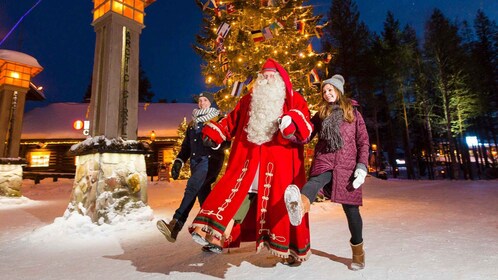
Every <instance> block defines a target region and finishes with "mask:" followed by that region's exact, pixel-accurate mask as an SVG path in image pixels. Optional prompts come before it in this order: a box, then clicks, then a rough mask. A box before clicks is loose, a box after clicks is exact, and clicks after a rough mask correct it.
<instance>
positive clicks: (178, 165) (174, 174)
mask: <svg viewBox="0 0 498 280" xmlns="http://www.w3.org/2000/svg"><path fill="white" fill-rule="evenodd" d="M180 169H182V162H181V161H180V160H175V162H174V163H173V166H172V167H171V178H173V180H176V179H178V176H180Z"/></svg>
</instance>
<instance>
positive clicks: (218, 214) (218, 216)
mask: <svg viewBox="0 0 498 280" xmlns="http://www.w3.org/2000/svg"><path fill="white" fill-rule="evenodd" d="M248 166H249V160H246V162H245V163H244V167H243V168H242V172H241V173H240V175H239V178H238V179H237V183H235V186H234V187H233V188H232V192H231V193H230V195H229V196H228V198H227V199H225V202H224V203H223V204H222V205H221V206H220V207H218V212H215V211H213V210H204V209H202V208H201V210H200V211H199V213H202V214H206V215H208V216H211V215H212V216H215V217H216V219H218V220H220V221H221V220H223V215H222V214H221V212H223V211H225V209H226V208H227V206H228V205H229V204H230V203H231V202H232V198H233V197H234V196H235V194H236V193H237V192H238V191H239V188H240V184H241V182H242V179H243V178H244V176H245V175H246V172H247V167H248Z"/></svg>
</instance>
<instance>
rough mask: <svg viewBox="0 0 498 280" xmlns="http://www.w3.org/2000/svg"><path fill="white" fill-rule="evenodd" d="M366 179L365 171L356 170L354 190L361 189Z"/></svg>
mask: <svg viewBox="0 0 498 280" xmlns="http://www.w3.org/2000/svg"><path fill="white" fill-rule="evenodd" d="M365 177H367V172H366V171H365V170H363V169H360V168H356V170H355V171H354V178H355V179H354V181H353V188H355V189H357V188H359V187H360V186H361V185H362V184H363V183H365Z"/></svg>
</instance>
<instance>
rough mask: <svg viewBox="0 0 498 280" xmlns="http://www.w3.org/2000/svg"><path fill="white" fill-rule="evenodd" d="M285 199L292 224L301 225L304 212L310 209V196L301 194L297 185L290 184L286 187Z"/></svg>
mask: <svg viewBox="0 0 498 280" xmlns="http://www.w3.org/2000/svg"><path fill="white" fill-rule="evenodd" d="M284 200H285V207H286V208H287V214H289V220H290V223H291V225H293V226H298V225H300V224H301V220H302V219H303V216H304V214H306V213H308V212H309V211H310V207H311V202H310V200H309V198H308V197H306V196H305V195H304V194H301V191H300V190H299V188H298V187H297V186H296V185H289V186H288V187H287V188H286V189H285V193H284Z"/></svg>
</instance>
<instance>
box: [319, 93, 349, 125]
mask: <svg viewBox="0 0 498 280" xmlns="http://www.w3.org/2000/svg"><path fill="white" fill-rule="evenodd" d="M330 85H331V86H333V85H332V84H330ZM333 87H334V89H335V91H336V92H337V93H338V95H337V101H336V103H338V104H339V107H341V109H342V111H343V112H344V120H345V121H347V122H348V123H352V122H354V112H353V105H352V104H351V99H349V98H347V97H346V96H344V95H343V94H342V92H341V91H340V90H338V89H337V88H336V87H335V86H333ZM322 89H323V87H322ZM322 89H321V90H322ZM321 93H322V101H320V104H318V114H319V116H320V119H321V120H324V119H325V118H326V117H328V116H330V114H331V113H332V106H331V104H330V103H328V102H327V101H326V100H325V99H324V98H323V91H321Z"/></svg>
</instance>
